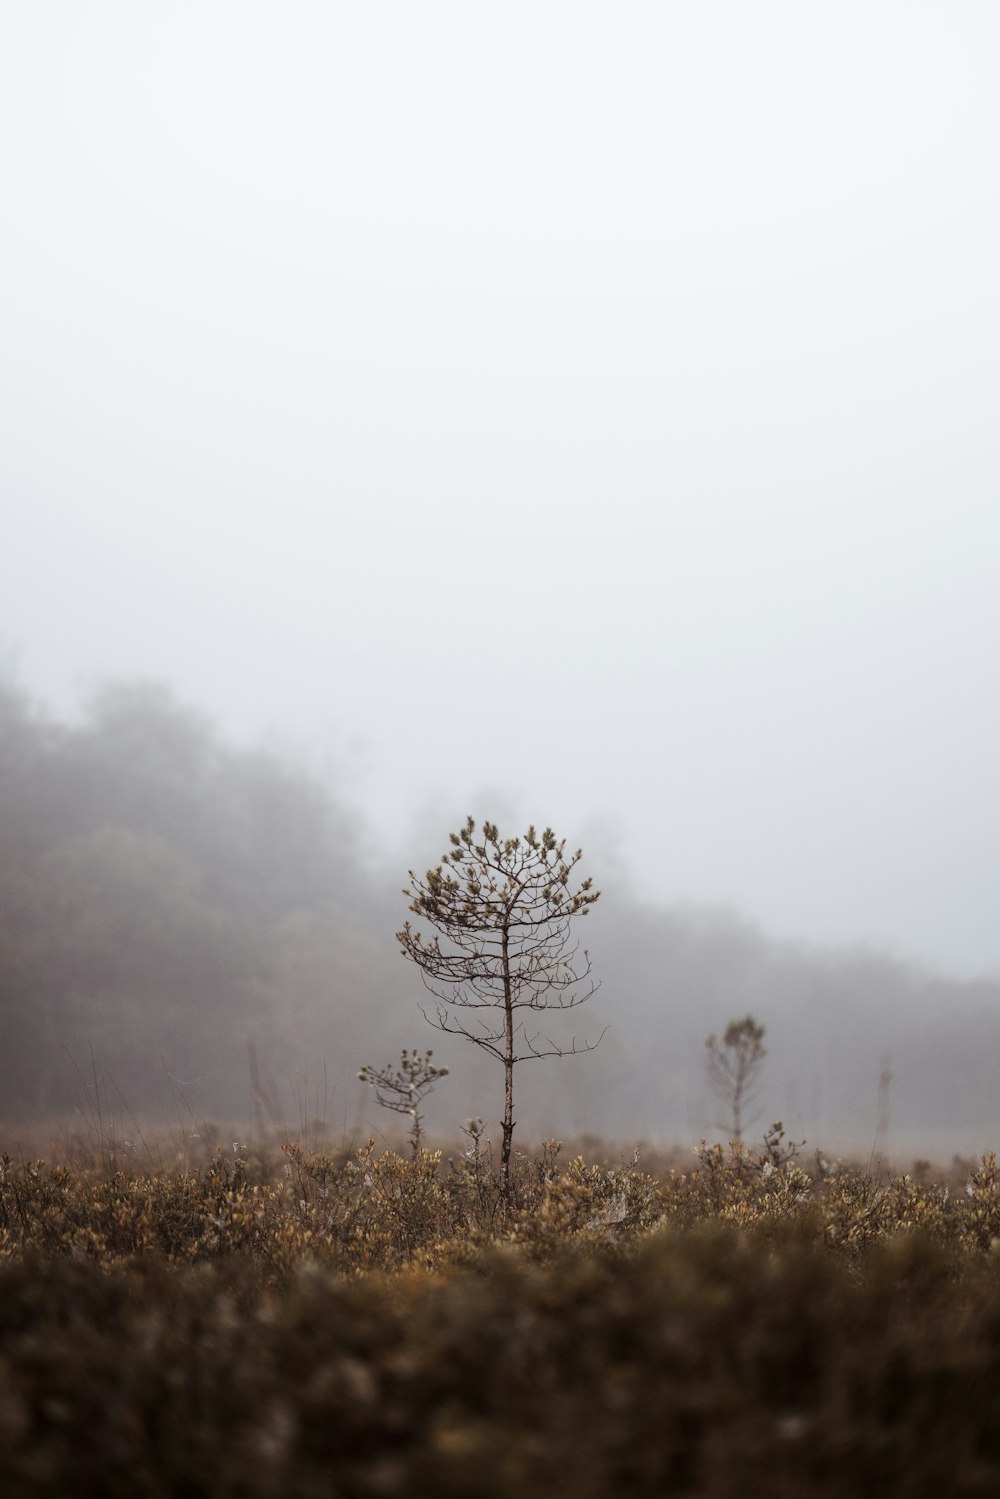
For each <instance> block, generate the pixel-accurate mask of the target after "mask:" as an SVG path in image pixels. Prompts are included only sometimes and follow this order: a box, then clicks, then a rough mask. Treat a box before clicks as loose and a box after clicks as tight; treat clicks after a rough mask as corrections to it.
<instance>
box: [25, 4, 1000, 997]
mask: <svg viewBox="0 0 1000 1499" xmlns="http://www.w3.org/2000/svg"><path fill="white" fill-rule="evenodd" d="M998 44H1000V13H998V12H997V10H996V8H995V7H994V6H992V5H988V4H985V3H984V4H957V5H952V6H948V7H944V6H938V5H924V4H919V3H908V4H905V5H904V4H876V5H870V4H866V5H860V4H846V5H840V6H838V7H836V9H835V10H834V11H828V10H821V9H820V8H814V7H803V6H799V5H793V4H791V3H789V4H784V5H779V4H766V3H764V4H759V5H754V6H742V5H738V4H734V3H733V4H706V5H699V6H697V7H695V6H681V5H674V4H656V5H652V4H649V5H643V4H633V5H630V6H628V7H612V6H598V5H588V4H580V3H574V4H572V5H570V4H550V5H541V6H539V5H531V6H527V5H517V4H514V5H508V6H505V7H504V8H503V9H502V11H491V10H490V9H489V8H487V7H478V6H468V5H436V4H427V5H422V6H411V5H365V6H360V5H349V4H322V5H321V4H309V3H301V4H296V5H292V6H277V5H261V4H246V3H241V4H239V5H236V4H198V5H193V4H191V5H185V4H175V5H171V6H161V7H155V6H135V5H129V4H120V5H111V4H100V3H95V4H92V5H88V6H86V7H82V6H77V5H74V4H69V3H67V4H56V3H51V4H45V5H35V6H15V5H14V4H11V3H8V4H6V5H0V327H2V336H0V486H2V489H0V501H2V507H3V537H4V540H3V545H2V548H0V644H2V645H3V647H4V649H5V652H6V654H7V656H8V658H9V662H10V664H11V665H12V666H13V668H14V669H15V671H16V673H17V675H18V677H19V679H20V680H21V681H22V682H23V683H24V685H26V686H27V687H29V688H30V690H32V691H33V692H35V693H36V694H38V696H39V697H40V698H41V699H42V700H43V701H45V702H46V703H48V704H49V705H51V706H53V707H54V708H56V709H57V710H59V711H60V712H68V711H71V710H72V709H73V708H74V707H75V706H76V705H77V704H78V703H79V701H80V697H81V694H82V693H85V692H86V691H87V689H88V688H89V687H90V686H92V685H93V684H95V683H97V682H99V681H100V680H102V679H105V678H108V677H113V678H127V677H135V676H139V677H144V678H145V677H151V678H157V679H162V680H165V681H168V682H169V683H171V684H172V685H173V686H174V687H175V688H176V689H177V691H178V692H179V693H181V694H182V695H183V696H184V697H185V698H187V699H188V700H189V701H191V702H193V703H195V704H200V705H202V706H204V707H205V708H207V709H208V710H209V711H211V712H212V713H213V714H214V715H216V716H217V717H218V718H219V719H220V720H221V722H222V723H223V724H224V725H225V726H226V728H227V729H228V730H229V732H230V733H231V734H233V735H234V736H236V737H237V738H238V739H240V740H241V741H244V742H256V741H258V740H261V739H266V740H269V741H271V742H273V743H277V744H279V745H280V746H282V747H283V748H285V749H290V750H292V751H293V752H295V753H297V754H299V755H300V756H302V757H303V758H304V759H305V760H307V761H308V762H309V763H310V764H312V765H314V766H320V767H322V768H323V769H324V770H325V771H326V772H327V773H328V775H329V777H330V778H331V780H332V781H333V782H335V784H336V785H337V787H338V789H339V791H340V793H341V795H343V796H345V797H346V799H347V800H349V801H351V802H353V803H354V804H355V805H356V806H357V807H358V808H359V809H360V810H361V811H362V812H363V813H364V815H365V816H366V818H367V819H368V821H369V822H370V824H371V825H372V827H373V828H374V830H375V832H376V834H377V836H378V837H379V838H380V839H381V842H382V846H383V848H384V849H386V850H391V851H393V852H394V851H396V850H398V851H399V852H400V857H401V858H402V860H403V861H404V863H410V862H414V861H419V860H420V859H422V858H424V857H425V856H426V858H427V859H431V858H436V856H437V855H438V854H439V853H440V851H441V847H443V844H444V841H445V839H446V834H447V831H448V830H449V829H450V828H452V827H454V826H457V825H459V824H460V823H461V822H462V821H463V820H464V817H465V814H466V813H467V812H469V811H471V812H473V813H474V814H475V815H477V816H483V815H486V816H490V815H497V814H499V815H501V816H502V817H504V818H506V817H507V816H508V815H509V816H510V818H512V819H513V820H514V821H515V822H525V821H527V820H528V819H533V820H535V821H537V822H539V823H551V824H552V825H553V826H555V828H556V829H557V831H558V832H560V833H564V834H566V835H567V836H568V838H569V839H570V841H571V842H572V843H576V842H578V841H579V842H584V843H585V845H586V846H587V847H588V850H589V848H590V846H591V845H593V846H595V847H596V848H598V849H599V850H602V851H603V856H604V857H608V858H610V857H611V853H612V852H614V853H615V855H616V857H618V858H619V859H620V860H621V861H622V862H623V863H624V865H625V867H626V868H627V869H628V870H629V871H630V872H631V875H632V877H633V879H634V882H635V885H636V887H637V889H638V890H639V891H641V892H642V893H644V894H646V895H648V896H649V897H650V898H652V899H656V900H662V901H666V900H673V899H677V898H688V899H693V900H698V901H708V902H712V903H716V904H722V905H726V904H730V905H733V906H735V907H737V908H739V909H740V910H741V911H743V912H745V913H746V914H747V915H748V916H749V917H750V918H752V919H754V920H757V921H760V922H761V923H763V924H764V925H765V926H766V927H767V928H768V929H769V930H771V931H773V932H774V933H776V934H777V935H789V936H795V937H802V938H807V939H812V940H820V941H831V940H832V941H845V940H846V941H853V940H857V939H867V940H870V941H873V942H875V943H878V944H882V945H885V946H888V947H889V948H891V949H893V950H895V951H897V952H899V953H901V954H904V955H910V956H913V957H916V958H919V959H926V960H928V961H930V962H932V963H939V964H942V965H944V966H945V967H947V968H950V969H953V970H955V971H957V972H963V973H974V972H976V971H979V970H981V969H984V968H985V969H998V968H1000V922H998V920H997V910H998V897H1000V879H998V868H997V865H998V846H1000V812H998V799H997V795H996V777H997V765H998V764H1000V709H998V693H997V681H998V676H1000V671H998V667H1000V662H998V655H1000V645H998V643H1000V588H998V586H997V573H998V565H997V564H998V543H1000V519H998V517H1000V482H998V481H1000V449H998V445H997V442H996V413H997V410H998V409H1000V355H998V349H1000V337H998V334H1000V328H998V323H1000V318H998V309H1000V292H998V284H997V273H996V267H997V265H998V264H1000V208H998V193H997V171H996V148H997V141H998V140H1000V96H998V94H997V90H996V86H995V76H996V59H997V55H998ZM428 828H431V829H437V831H433V832H432V833H430V834H429V833H428V831H427V830H428ZM428 838H429V840H430V841H429V842H428ZM588 838H589V840H590V842H589V843H588V841H587V840H588ZM589 867H590V869H591V870H592V872H593V873H594V874H595V876H597V882H598V883H600V869H599V867H598V863H597V860H596V859H591V860H590V861H589Z"/></svg>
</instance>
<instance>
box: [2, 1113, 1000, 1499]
mask: <svg viewBox="0 0 1000 1499" xmlns="http://www.w3.org/2000/svg"><path fill="white" fill-rule="evenodd" d="M516 1164H517V1170H516V1172H515V1175H514V1190H513V1192H512V1194H511V1201H510V1204H509V1206H508V1205H506V1204H505V1203H504V1202H503V1199H502V1197H501V1195H500V1190H499V1182H498V1179H497V1174H496V1172H495V1171H494V1169H493V1164H492V1161H491V1159H490V1157H489V1154H488V1152H484V1151H483V1149H482V1142H481V1137H475V1136H474V1137H471V1142H470V1146H469V1149H468V1150H467V1151H462V1152H459V1153H457V1154H456V1155H455V1156H454V1157H452V1158H451V1159H449V1160H447V1161H445V1160H444V1159H443V1158H442V1156H441V1154H440V1153H439V1152H426V1151H424V1152H420V1153H419V1154H417V1155H416V1157H414V1158H404V1157H402V1156H400V1155H398V1154H395V1153H394V1152H391V1151H383V1152H378V1151H376V1150H375V1149H374V1148H373V1147H372V1146H371V1145H367V1146H365V1147H364V1148H363V1149H362V1150H361V1151H360V1152H357V1153H354V1154H353V1155H350V1156H347V1157H343V1156H339V1155H337V1154H335V1153H330V1154H323V1153H321V1152H316V1151H312V1150H307V1149H304V1148H302V1147H301V1146H299V1145H296V1144H293V1143H292V1144H288V1145H286V1147H285V1149H284V1153H283V1156H282V1158H281V1169H280V1170H279V1171H277V1172H276V1173H267V1172H265V1171H264V1170H263V1169H262V1168H261V1167H260V1166H259V1165H258V1164H257V1163H254V1162H250V1161H247V1160H246V1159H245V1158H244V1156H243V1155H242V1153H241V1152H240V1151H238V1150H237V1151H236V1152H231V1153H230V1154H229V1155H228V1157H227V1156H223V1155H217V1156H216V1158H215V1159H214V1160H213V1161H212V1162H211V1163H210V1164H209V1165H208V1166H207V1167H206V1168H205V1169H203V1170H200V1171H191V1172H177V1173H167V1172H158V1173H150V1174H145V1175H144V1174H129V1173H126V1172H124V1171H121V1170H117V1171H111V1172H103V1173H102V1172H97V1171H85V1170H81V1169H77V1170H70V1169H67V1168H65V1167H58V1166H53V1167H49V1166H45V1165H42V1164H40V1163H31V1164H28V1163H18V1162H14V1161H12V1160H11V1159H10V1158H9V1157H4V1158H3V1163H2V1173H0V1492H3V1493H4V1494H10V1495H22V1494H24V1495H43V1494H46V1495H47V1494H69V1493H72V1494H73V1495H74V1496H76V1495H80V1496H85V1495H93V1496H98V1495H100V1496H112V1499H113V1496H117V1495H121V1496H122V1499H124V1496H129V1499H132V1496H138V1495H163V1496H166V1495H176V1494H190V1495H197V1494H205V1495H209V1494H211V1495H215V1496H226V1495H233V1496H236V1495H241V1496H264V1495H271V1494H274V1495H288V1496H298V1495H301V1496H304V1499H307V1496H313V1495H316V1496H320V1495H322V1496H328V1495H331V1494H332V1495H343V1496H355V1495H357V1496H362V1495H379V1494H381V1495H393V1494H400V1495H403V1494H406V1495H421V1494H435V1495H440V1496H443V1499H449V1496H456V1499H458V1496H468V1495H472V1494H475V1495H485V1496H491V1495H497V1496H499V1495H508V1494H511V1495H513V1494H517V1495H519V1496H523V1499H534V1496H536V1495H537V1496H539V1499H540V1496H542V1495H545V1496H546V1499H548V1496H551V1495H552V1494H553V1493H564V1494H568V1495H572V1496H580V1499H591V1496H593V1499H615V1496H618V1495H622V1496H624V1495H628V1496H630V1499H636V1496H638V1499H642V1496H646V1495H650V1496H652V1495H657V1496H660V1495H665V1494H669V1495H671V1496H673V1495H681V1496H684V1495H690V1496H694V1495H706V1496H719V1499H722V1496H725V1499H729V1496H732V1499H736V1496H739V1499H753V1496H755V1495H758V1494H759V1495H762V1496H764V1495H766V1496H768V1499H786V1496H787V1499H792V1496H795V1499H802V1496H809V1495H823V1496H830V1499H833V1496H847V1495H851V1496H856V1495H867V1494H873V1495H874V1494H876V1493H877V1494H878V1495H880V1496H890V1499H891V1496H904V1495H905V1496H911V1495H912V1496H925V1495H926V1496H927V1499H940V1496H943V1495H948V1496H965V1495H994V1494H996V1493H998V1492H1000V1382H998V1380H997V1378H996V1375H997V1372H998V1352H1000V1274H998V1271H1000V1256H998V1254H997V1247H998V1244H1000V1171H998V1167H997V1164H996V1161H995V1160H994V1158H993V1157H992V1156H988V1157H986V1158H985V1159H984V1160H983V1161H982V1162H981V1163H980V1164H979V1165H978V1166H977V1167H976V1168H975V1169H974V1170H973V1171H971V1172H970V1173H969V1177H968V1180H967V1181H965V1182H964V1183H962V1184H960V1185H959V1186H958V1188H957V1189H956V1187H955V1185H954V1184H952V1185H950V1186H944V1185H937V1184H935V1183H934V1182H933V1181H931V1180H929V1179H927V1177H926V1173H923V1172H922V1173H921V1177H922V1179H921V1180H920V1181H917V1180H915V1179H914V1178H911V1177H909V1176H903V1177H900V1178H897V1179H895V1180H892V1179H888V1180H879V1179H876V1178H875V1177H874V1176H872V1175H870V1174H866V1173H865V1172H864V1171H859V1170H856V1169H852V1168H850V1167H847V1166H840V1165H829V1164H827V1163H824V1162H821V1161H817V1162H816V1163H815V1165H814V1166H813V1168H812V1169H810V1170H808V1171H807V1170H805V1169H804V1168H803V1167H802V1166H801V1165H800V1164H799V1162H798V1161H797V1160H796V1159H795V1158H794V1157H793V1156H792V1157H790V1156H789V1153H788V1151H787V1150H786V1149H785V1148H784V1143H783V1141H782V1139H781V1137H780V1135H774V1134H772V1135H771V1136H770V1137H769V1140H768V1143H767V1144H766V1145H765V1148H764V1149H763V1150H761V1151H760V1152H755V1151H750V1150H747V1149H744V1148H742V1147H730V1148H729V1149H724V1148H722V1147H719V1146H703V1147H702V1148H701V1149H700V1150H699V1151H698V1152H697V1153H696V1156H695V1157H694V1158H693V1159H692V1169H691V1170H690V1171H684V1172H680V1171H677V1170H673V1171H667V1172H665V1173H663V1174H662V1175H659V1176H657V1177H654V1176H652V1175H650V1174H647V1173H644V1172H641V1171H639V1170H638V1169H633V1168H632V1167H629V1166H626V1165H624V1164H619V1165H615V1166H608V1165H587V1164H585V1163H584V1161H583V1160H582V1159H579V1158H577V1159H574V1160H570V1161H568V1162H567V1163H565V1164H564V1163H563V1162H562V1160H561V1158H560V1154H559V1151H558V1148H557V1146H556V1145H555V1144H553V1143H550V1144H549V1145H547V1146H546V1147H544V1148H543V1149H542V1150H541V1151H539V1152H538V1153H536V1154H535V1155H533V1156H530V1157H528V1156H522V1157H520V1158H518V1159H517V1163H516Z"/></svg>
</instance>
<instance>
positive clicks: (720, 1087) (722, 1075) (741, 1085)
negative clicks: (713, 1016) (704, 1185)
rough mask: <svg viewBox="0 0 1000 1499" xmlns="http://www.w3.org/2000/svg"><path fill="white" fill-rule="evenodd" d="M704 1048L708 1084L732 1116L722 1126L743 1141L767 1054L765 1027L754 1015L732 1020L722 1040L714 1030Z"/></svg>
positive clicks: (730, 1136) (733, 1138)
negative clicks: (748, 1114) (745, 1126)
mask: <svg viewBox="0 0 1000 1499" xmlns="http://www.w3.org/2000/svg"><path fill="white" fill-rule="evenodd" d="M705 1049H706V1051H707V1053H708V1055H707V1056H706V1058H705V1071H706V1074H707V1076H708V1083H709V1087H710V1088H711V1089H712V1092H713V1093H714V1094H715V1096H716V1098H718V1099H719V1101H720V1102H721V1103H722V1104H724V1105H725V1107H726V1110H727V1112H728V1115H729V1117H728V1119H726V1120H725V1121H724V1122H723V1123H720V1125H719V1128H720V1129H728V1130H729V1132H730V1133H729V1138H730V1139H731V1140H742V1138H743V1128H744V1125H746V1124H749V1123H751V1122H752V1120H751V1119H748V1118H747V1117H746V1111H747V1109H748V1108H749V1107H751V1105H752V1104H753V1103H754V1102H755V1101H756V1090H757V1085H758V1083H759V1081H760V1070H761V1067H762V1066H763V1062H764V1058H765V1057H766V1056H767V1052H766V1050H765V1048H764V1027H763V1026H762V1025H761V1024H760V1023H759V1022H758V1021H756V1020H755V1019H754V1017H753V1016H752V1015H744V1017H743V1019H742V1020H730V1022H729V1024H728V1025H727V1026H726V1029H725V1032H724V1034H723V1037H722V1040H721V1041H720V1040H719V1038H718V1036H716V1035H715V1033H714V1032H713V1033H712V1035H710V1036H708V1037H707V1038H706V1040H705ZM753 1117H754V1118H756V1115H754V1116H753Z"/></svg>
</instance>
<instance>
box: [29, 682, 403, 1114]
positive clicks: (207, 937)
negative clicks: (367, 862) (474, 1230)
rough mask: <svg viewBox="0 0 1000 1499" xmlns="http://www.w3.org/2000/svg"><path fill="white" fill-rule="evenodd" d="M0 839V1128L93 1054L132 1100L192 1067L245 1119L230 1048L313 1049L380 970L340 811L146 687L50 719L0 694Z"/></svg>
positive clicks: (101, 697)
mask: <svg viewBox="0 0 1000 1499" xmlns="http://www.w3.org/2000/svg"><path fill="white" fill-rule="evenodd" d="M0 848H2V858H0V1019H2V1029H3V1036H2V1045H0V1111H2V1113H3V1115H4V1116H6V1117H7V1118H10V1117H11V1116H12V1115H24V1114H28V1115H31V1114H37V1115H45V1114H47V1113H49V1112H51V1111H54V1110H61V1109H65V1108H66V1107H67V1106H72V1104H73V1103H74V1100H76V1099H77V1097H78V1095H79V1093H80V1089H81V1087H82V1086H84V1085H85V1083H86V1081H87V1079H88V1077H89V1075H90V1071H91V1062H90V1057H91V1053H92V1052H93V1055H94V1056H95V1057H96V1058H98V1059H99V1062H100V1065H102V1066H106V1067H107V1068H108V1071H109V1076H110V1078H111V1080H112V1082H113V1084H114V1085H116V1086H117V1087H119V1088H121V1090H122V1091H123V1092H124V1093H126V1094H128V1095H129V1096H130V1097H131V1101H132V1102H133V1104H135V1105H136V1106H138V1105H140V1104H141V1105H142V1106H146V1101H147V1100H148V1098H149V1097H150V1095H151V1094H153V1095H163V1094H164V1093H168V1094H169V1092H170V1090H171V1089H172V1088H174V1087H181V1088H183V1087H189V1086H190V1085H191V1084H192V1082H193V1081H194V1080H195V1079H197V1078H199V1077H201V1076H203V1075H204V1074H205V1072H206V1069H207V1070H208V1072H209V1073H210V1074H214V1076H213V1077H212V1087H213V1089H214V1096H213V1097H212V1099H211V1104H210V1106H211V1108H212V1109H213V1110H216V1111H219V1110H226V1109H231V1110H234V1111H238V1114H239V1115H242V1116H245V1114H246V1110H247V1072H246V1053H247V1039H248V1037H257V1038H258V1040H259V1043H260V1044H259V1048H258V1049H259V1052H260V1054H261V1055H262V1056H263V1057H265V1058H266V1059H267V1061H268V1063H269V1065H272V1066H277V1065H278V1064H279V1063H280V1061H281V1059H282V1057H283V1056H285V1055H290V1054H291V1051H292V1049H293V1043H294V1049H295V1050H296V1051H297V1052H301V1051H302V1050H303V1042H305V1043H307V1048H308V1045H309V1044H311V1045H312V1046H313V1047H314V1048H316V1051H315V1054H318V1055H325V1054H328V1051H329V1048H330V1045H331V1039H332V1036H333V1034H334V1033H336V1032H337V1031H338V1030H339V1031H340V1032H341V1033H342V1034H343V1032H344V1031H345V1030H348V1029H349V1028H350V1021H351V1012H352V1009H353V1008H355V1007H356V1006H357V1005H358V1004H359V1003H360V1001H361V1000H362V999H363V998H364V995H365V990H366V982H365V979H364V977H363V975H365V974H368V975H373V971H377V970H378V956H377V953H376V951H374V946H375V944H374V942H372V943H371V947H369V945H368V943H369V941H370V938H368V937H366V933H369V932H370V929H371V927H372V926H373V924H374V923H373V921H372V919H371V914H370V907H371V903H372V900H373V897H372V894H371V890H370V886H369V881H368V877H367V875H366V872H365V870H364V868H363V864H362V861H361V859H360V855H359V840H358V831H357V828H356V826H355V823H354V821H353V820H352V818H351V817H350V816H349V815H348V814H346V813H345V812H344V811H343V810H342V809H341V808H339V807H338V806H337V805H336V803H335V802H334V801H333V800H332V799H331V797H330V796H328V795H327V794H326V793H325V792H324V791H323V790H321V789H320V788H319V787H317V786H316V785H315V784H313V783H312V782H311V781H310V780H309V779H308V778H307V777H306V776H305V775H302V774H299V773H297V772H296V771H294V770H291V769H289V768H288V767H287V766H286V765H283V764H281V763H279V762H278V761H277V760H275V759H273V758H271V757H269V756H267V755H263V754H259V753H246V752H239V751H236V750H233V749H230V748H227V747H225V746H224V745H223V744H221V743H220V741H219V740H218V738H217V736H216V735H215V733H214V732H213V730H212V728H211V726H210V725H209V724H208V723H207V722H206V721H205V720H204V719H203V718H202V717H201V716H199V715H198V714H196V713H193V712H191V711H190V710H188V709H186V708H183V707H181V706H180V705H179V704H178V703H177V702H176V701H175V700H174V699H173V698H172V697H171V695H170V694H169V692H167V691H166V690H165V689H163V688H161V687H156V686H118V687H109V688H106V689H104V690H102V691H100V692H98V693H97V694H95V696H94V697H93V699H92V700H91V702H90V704H89V706H88V710H87V713H86V716H85V717H84V718H83V720H82V722H80V723H79V724H77V725H74V726H67V725H58V726H57V725H55V724H53V723H51V722H50V721H48V720H47V719H46V718H44V717H43V716H41V715H40V714H39V713H37V712H36V711H35V710H34V709H33V708H32V705H31V704H30V702H29V701H28V700H27V698H26V697H25V696H24V695H23V694H21V693H19V692H17V691H16V690H14V689H13V688H11V687H10V686H3V685H0ZM362 916H363V917H364V919H362V920H359V917H362ZM234 1059H238V1060H236V1061H235V1066H234V1065H233V1062H234ZM224 1061H225V1065H224ZM355 1066H356V1063H355ZM81 1073H82V1081H81Z"/></svg>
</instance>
